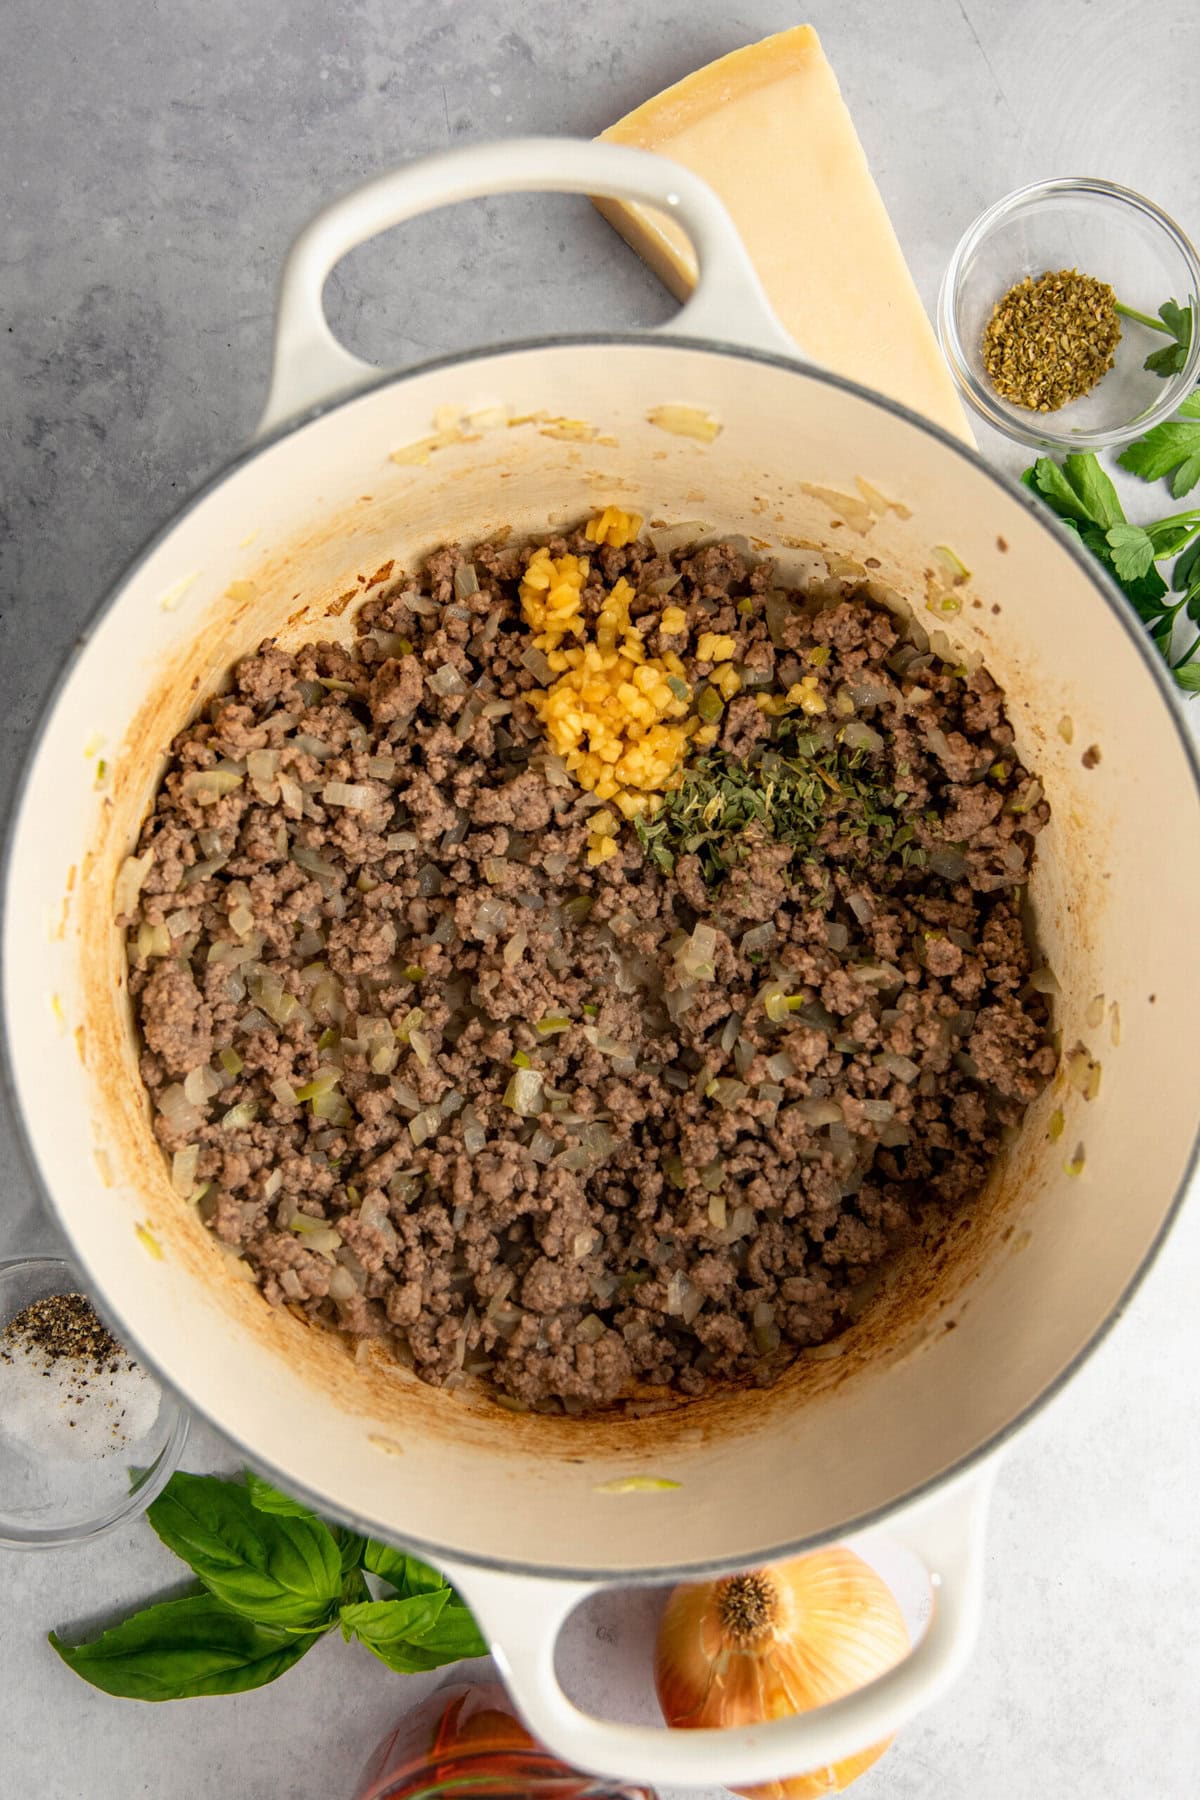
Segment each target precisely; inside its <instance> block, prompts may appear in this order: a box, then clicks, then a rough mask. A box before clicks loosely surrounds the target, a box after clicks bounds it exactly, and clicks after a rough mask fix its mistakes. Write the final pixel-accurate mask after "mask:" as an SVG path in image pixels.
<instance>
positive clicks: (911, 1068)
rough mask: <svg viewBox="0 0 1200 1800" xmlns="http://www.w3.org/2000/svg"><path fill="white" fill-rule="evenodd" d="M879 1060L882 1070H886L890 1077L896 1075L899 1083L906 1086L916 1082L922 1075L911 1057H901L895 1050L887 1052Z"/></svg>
mask: <svg viewBox="0 0 1200 1800" xmlns="http://www.w3.org/2000/svg"><path fill="white" fill-rule="evenodd" d="M878 1060H879V1066H880V1068H882V1069H886V1070H887V1072H888V1074H889V1075H894V1076H895V1077H896V1079H897V1081H903V1082H904V1083H905V1085H906V1086H907V1085H910V1084H911V1083H912V1082H914V1081H915V1080H916V1079H917V1076H918V1075H919V1074H920V1073H921V1070H920V1068H919V1066H918V1065H917V1064H916V1063H915V1062H914V1061H913V1059H912V1057H911V1056H901V1055H899V1054H898V1052H897V1051H895V1050H885V1051H884V1052H883V1053H882V1055H881V1056H880V1057H879V1059H878Z"/></svg>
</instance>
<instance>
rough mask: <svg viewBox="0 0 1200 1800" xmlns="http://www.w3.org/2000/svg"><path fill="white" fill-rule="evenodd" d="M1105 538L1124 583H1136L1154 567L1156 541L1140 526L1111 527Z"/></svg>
mask: <svg viewBox="0 0 1200 1800" xmlns="http://www.w3.org/2000/svg"><path fill="white" fill-rule="evenodd" d="M1104 537H1105V542H1106V543H1107V545H1108V547H1109V549H1110V550H1111V551H1112V564H1113V568H1114V569H1115V570H1116V572H1117V574H1118V576H1119V577H1120V579H1121V580H1122V581H1136V580H1137V578H1138V576H1139V575H1144V574H1145V573H1146V571H1147V569H1152V568H1153V567H1154V541H1153V539H1152V538H1151V536H1150V533H1149V532H1148V531H1143V530H1142V527H1141V526H1140V525H1110V526H1109V528H1108V530H1107V531H1106V532H1105V534H1104Z"/></svg>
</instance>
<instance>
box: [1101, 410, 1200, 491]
mask: <svg viewBox="0 0 1200 1800" xmlns="http://www.w3.org/2000/svg"><path fill="white" fill-rule="evenodd" d="M1117 461H1118V462H1119V463H1120V465H1121V467H1122V468H1123V469H1128V470H1129V472H1130V473H1131V474H1132V475H1140V476H1141V478H1142V480H1143V481H1160V480H1161V479H1162V477H1163V476H1164V475H1169V474H1170V473H1171V471H1172V470H1174V471H1175V473H1174V477H1173V479H1172V481H1171V492H1172V494H1174V496H1175V498H1176V499H1177V500H1180V499H1182V498H1183V496H1184V494H1187V493H1190V492H1191V490H1192V489H1193V488H1194V487H1195V486H1196V483H1197V482H1198V481H1200V391H1197V392H1196V393H1194V394H1189V395H1188V397H1187V399H1186V400H1185V401H1184V403H1183V405H1182V406H1181V407H1180V409H1179V412H1178V413H1177V414H1176V416H1175V418H1173V419H1168V420H1166V422H1165V423H1164V424H1162V425H1156V426H1155V427H1154V429H1153V431H1148V432H1147V433H1146V435H1145V437H1142V438H1136V439H1135V440H1134V442H1133V443H1132V444H1127V445H1126V446H1125V448H1124V450H1122V452H1121V454H1120V456H1119V457H1118V458H1117Z"/></svg>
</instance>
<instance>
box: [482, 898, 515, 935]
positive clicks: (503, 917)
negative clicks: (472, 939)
mask: <svg viewBox="0 0 1200 1800" xmlns="http://www.w3.org/2000/svg"><path fill="white" fill-rule="evenodd" d="M507 923H508V908H507V907H506V906H505V904H504V902H503V900H498V899H496V897H495V895H492V894H486V895H485V896H484V898H483V899H482V900H481V901H480V902H479V905H478V906H477V907H476V908H475V921H474V929H475V934H476V936H477V937H483V938H489V937H495V936H496V934H497V932H500V931H503V930H504V927H505V925H506V924H507Z"/></svg>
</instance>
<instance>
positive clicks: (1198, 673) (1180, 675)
mask: <svg viewBox="0 0 1200 1800" xmlns="http://www.w3.org/2000/svg"><path fill="white" fill-rule="evenodd" d="M1172 673H1173V674H1174V676H1175V680H1176V682H1177V684H1178V685H1179V686H1180V687H1181V688H1183V690H1184V692H1185V693H1188V694H1200V662H1186V663H1184V664H1183V666H1182V667H1181V668H1176V669H1175V670H1173V671H1172Z"/></svg>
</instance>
